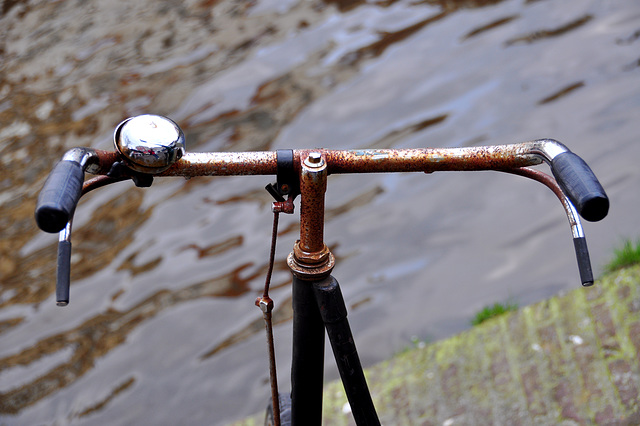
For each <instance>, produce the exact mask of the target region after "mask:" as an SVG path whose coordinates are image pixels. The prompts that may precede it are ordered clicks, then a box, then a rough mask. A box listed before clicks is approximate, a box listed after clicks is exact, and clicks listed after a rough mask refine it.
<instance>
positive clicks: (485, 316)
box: [471, 302, 518, 325]
mask: <svg viewBox="0 0 640 426" xmlns="http://www.w3.org/2000/svg"><path fill="white" fill-rule="evenodd" d="M516 310H518V305H517V304H516V303H511V302H507V303H495V304H493V306H485V307H484V308H483V309H482V310H481V311H480V312H478V313H477V314H475V316H474V317H473V319H472V320H471V325H478V324H482V323H483V322H485V321H487V320H489V319H491V318H495V317H498V316H500V315H503V314H506V313H507V312H511V311H516Z"/></svg>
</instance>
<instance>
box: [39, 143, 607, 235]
mask: <svg viewBox="0 0 640 426" xmlns="http://www.w3.org/2000/svg"><path fill="white" fill-rule="evenodd" d="M316 151H318V150H316ZM319 151H320V152H322V154H323V155H324V157H325V158H326V163H327V170H328V173H329V174H337V173H378V172H412V171H413V172H416V171H421V172H426V173H430V172H434V171H458V170H509V169H516V168H521V167H526V166H532V165H537V164H540V163H541V162H542V161H543V160H544V161H546V162H547V163H549V165H550V166H551V170H552V172H553V175H554V177H555V178H556V180H557V181H558V183H559V184H560V186H561V187H562V189H563V191H564V192H565V194H566V195H567V196H568V197H569V199H570V200H571V201H572V202H573V203H574V205H575V207H576V209H577V210H578V213H580V215H581V216H582V217H583V218H584V219H586V220H588V221H598V220H601V219H603V218H604V217H605V216H606V215H607V212H608V209H609V199H608V198H607V195H606V193H605V191H604V189H603V188H602V185H600V183H599V182H598V180H597V178H596V177H595V175H594V174H593V172H592V171H591V169H590V168H589V166H588V165H587V164H586V163H585V162H584V160H582V159H581V158H580V157H579V156H577V155H576V154H574V153H573V152H571V151H569V150H568V149H567V148H566V147H565V146H564V145H562V144H561V143H559V142H557V141H554V140H550V139H542V140H538V141H533V142H524V143H520V144H512V145H497V146H482V147H465V148H425V149H385V150H369V149H365V150H342V151H341V150H319ZM309 152H312V151H311V150H295V151H294V158H297V159H298V161H295V162H294V164H296V165H298V166H299V164H300V159H301V158H302V159H304V158H306V155H307V154H308V153H309ZM118 159H119V155H118V153H115V152H109V151H98V150H92V149H88V148H74V149H72V150H71V151H69V152H67V154H65V156H64V157H63V159H62V161H60V162H59V163H58V164H57V165H56V166H55V168H54V169H53V171H52V172H51V174H50V176H49V178H48V179H47V181H46V182H45V184H44V187H43V189H42V191H41V192H40V196H39V198H38V202H37V207H36V212H35V215H36V222H37V224H38V226H39V227H40V229H42V230H43V231H46V232H52V233H55V232H58V231H60V230H62V229H63V228H64V227H65V225H66V223H67V222H68V221H69V220H70V219H71V217H72V216H73V213H74V211H75V207H76V204H77V203H78V200H79V198H80V191H81V187H82V180H83V176H84V171H87V172H90V173H93V174H107V173H108V172H109V170H110V169H111V167H112V166H113V163H114V162H115V161H117V160H118ZM276 172H277V159H276V153H275V152H271V151H258V152H226V153H218V152H212V153H186V154H185V155H184V156H183V157H182V158H181V159H180V160H178V161H177V162H176V163H174V164H173V165H172V166H171V167H169V168H168V169H166V170H163V171H161V172H159V173H157V174H154V176H183V177H195V176H223V175H227V176H228V175H275V174H276Z"/></svg>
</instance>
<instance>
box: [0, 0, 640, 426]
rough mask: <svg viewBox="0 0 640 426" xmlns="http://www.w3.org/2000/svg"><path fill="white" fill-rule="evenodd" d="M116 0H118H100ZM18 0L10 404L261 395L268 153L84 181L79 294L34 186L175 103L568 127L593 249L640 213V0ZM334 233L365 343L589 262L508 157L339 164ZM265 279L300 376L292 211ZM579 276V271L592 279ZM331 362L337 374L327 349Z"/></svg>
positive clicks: (248, 133)
mask: <svg viewBox="0 0 640 426" xmlns="http://www.w3.org/2000/svg"><path fill="white" fill-rule="evenodd" d="M107 3H108V4H107ZM132 3H134V2H126V1H111V2H97V1H83V2H77V3H76V2H55V1H54V2H49V1H46V2H45V1H41V2H38V1H33V2H20V1H12V2H5V3H3V4H2V15H1V16H0V56H1V62H0V64H1V65H0V67H2V68H1V70H2V73H0V139H1V140H2V143H1V145H0V150H1V159H2V169H1V170H2V171H1V172H0V190H1V191H2V192H1V193H0V229H1V232H2V235H3V237H2V240H1V242H0V250H2V256H1V260H0V282H1V285H2V286H1V291H2V293H1V294H0V394H1V398H0V413H1V415H2V423H3V424H38V423H47V424H49V423H55V424H140V423H145V424H179V423H188V424H212V423H213V424H224V423H226V422H228V421H231V420H233V419H236V418H239V417H243V416H245V415H247V414H251V413H254V412H257V411H259V410H261V409H262V408H263V407H264V406H265V403H266V402H265V401H266V398H267V395H268V384H267V380H268V379H267V373H266V369H267V368H266V367H267V363H266V359H265V357H264V356H265V355H264V354H265V352H266V349H265V345H264V343H263V340H264V338H263V326H262V323H261V321H262V320H261V315H260V312H259V311H258V310H257V309H256V308H255V307H254V306H253V300H254V299H255V297H256V296H257V295H259V294H260V287H261V286H262V283H263V281H262V280H263V279H264V273H265V272H266V260H267V255H268V244H269V233H270V229H271V223H270V221H271V213H270V211H269V203H270V200H269V195H268V194H267V193H266V191H264V190H263V189H262V188H263V187H264V185H265V184H266V183H268V182H269V180H267V179H265V178H263V177H234V178H209V179H205V178H202V179H191V180H189V181H184V180H181V179H174V180H170V179H169V180H165V181H161V180H160V179H156V181H157V182H156V183H154V185H153V187H152V188H150V189H137V188H134V187H133V186H132V185H130V184H129V183H120V184H117V185H113V186H112V187H110V188H106V189H103V190H101V191H98V192H96V193H94V194H91V195H89V196H87V197H86V199H83V201H82V202H81V204H80V207H79V208H78V211H77V214H76V218H75V226H74V237H73V243H74V258H73V265H72V270H73V275H72V279H73V284H72V289H71V304H70V305H69V306H68V307H67V308H64V309H61V308H58V307H56V306H55V303H54V301H53V290H54V268H55V265H54V262H55V241H56V236H51V235H45V234H43V233H41V232H39V231H37V230H36V229H35V224H34V222H33V216H32V215H33V207H34V203H35V197H36V196H37V191H38V190H39V189H40V187H41V186H42V183H43V181H44V179H45V177H46V174H47V173H48V171H49V170H50V168H51V166H52V164H53V163H54V162H55V161H56V160H57V159H58V158H59V157H60V156H61V155H62V153H63V152H64V151H65V150H66V149H68V148H69V147H72V146H94V147H98V148H106V149H109V148H110V144H111V134H112V132H113V128H114V127H115V125H116V124H117V123H119V122H120V121H121V120H122V119H123V118H125V117H127V116H130V115H135V114H140V113H146V112H153V113H160V114H165V115H168V116H170V117H172V118H173V119H174V120H176V121H177V122H178V123H179V124H180V125H181V126H182V127H183V129H184V131H185V133H186V134H187V143H188V149H190V150H192V151H204V150H238V151H241V150H262V149H278V148H306V147H318V146H320V147H326V148H336V149H337V148H356V147H376V148H387V147H395V148H405V147H425V146H469V145H481V144H498V143H512V142H521V141H525V140H531V139H537V138H542V137H552V138H555V139H558V140H560V141H562V142H564V143H565V144H567V145H568V146H569V147H570V148H571V149H572V150H573V151H575V152H576V153H578V154H579V155H581V156H582V157H583V158H584V159H585V160H586V161H587V162H588V163H589V164H590V165H591V166H592V168H593V170H594V171H595V173H596V174H597V176H598V177H599V178H600V179H601V182H602V183H603V185H604V187H605V189H606V190H607V192H608V194H609V196H610V198H611V203H612V207H611V212H610V215H609V217H607V218H606V219H605V220H604V221H603V222H601V223H597V224H591V223H585V224H584V225H585V231H586V234H587V238H588V240H589V243H590V248H591V256H592V261H593V264H594V268H595V270H596V273H599V272H600V271H601V267H602V265H603V264H604V263H605V262H606V261H607V259H608V258H609V256H610V253H611V251H612V248H613V247H616V246H617V245H619V243H620V242H621V241H622V239H623V238H627V237H630V238H636V237H637V236H638V235H639V234H640V223H639V221H638V220H637V214H636V211H637V209H638V206H640V197H639V195H640V194H639V191H638V187H639V184H640V173H639V172H638V166H637V159H638V158H640V155H639V154H640V145H639V144H638V143H637V139H638V134H640V123H639V122H638V120H637V117H638V116H639V114H640V84H639V83H640V54H639V53H638V52H640V50H639V49H638V46H640V5H636V4H635V2H628V1H622V0H617V1H615V0H612V1H608V2H596V1H577V0H575V1H574V0H572V1H566V0H564V1H561V0H539V1H531V0H530V1H524V0H523V1H516V0H510V1H471V0H469V1H462V0H460V1H453V0H452V1H444V0H442V1H435V0H433V1H423V2H416V1H407V2H403V1H387V2H364V1H337V2H326V3H322V2H315V1H294V0H291V1H286V2H279V1H275V0H272V1H256V2H251V3H249V2H238V3H234V2H227V1H219V2H209V1H201V2H189V3H188V4H185V3H184V2H177V1H147V2H135V4H132ZM327 210H328V213H327V217H328V223H327V228H326V239H327V243H328V244H329V245H330V246H331V248H332V250H333V251H334V253H335V254H336V256H337V258H338V262H339V263H338V266H337V267H336V269H335V271H334V275H335V276H336V277H337V278H338V279H339V280H340V282H341V284H342V288H343V293H344V294H345V297H346V300H347V304H348V305H349V306H351V310H350V319H351V323H352V328H353V330H354V334H355V337H356V341H357V343H358V346H359V350H360V353H361V357H362V359H363V361H364V363H365V364H371V363H373V362H376V361H379V360H382V359H384V358H387V357H389V356H390V355H392V354H393V353H395V352H397V351H399V350H402V349H403V348H404V347H406V346H409V345H410V344H411V343H410V342H411V338H412V336H418V337H419V338H420V339H428V340H433V339H438V338H442V337H445V336H447V335H450V334H451V333H454V332H457V331H459V330H462V329H464V328H465V327H467V326H468V324H469V319H470V318H471V316H472V315H473V314H474V313H475V312H477V311H478V310H479V309H481V308H482V307H483V306H485V305H487V304H489V303H494V302H496V301H505V300H507V299H510V300H513V301H515V302H518V303H519V304H521V305H523V304H526V303H530V302H533V301H536V300H539V299H541V298H544V297H547V296H549V295H551V294H554V293H557V292H559V291H563V290H567V289H571V288H575V287H577V286H579V277H578V272H577V268H576V265H575V259H574V254H573V248H572V242H571V238H570V232H569V227H568V226H567V223H566V219H565V218H564V215H563V212H562V209H561V207H560V206H559V204H558V203H557V201H556V200H555V197H554V196H553V195H552V194H551V193H550V192H549V191H547V190H546V189H544V188H543V187H541V186H539V185H535V184H533V183H530V182H527V181H526V180H524V179H521V178H517V177H513V176H510V175H502V174H498V173H485V172H482V173H457V174H453V173H442V174H438V173H436V174H432V175H428V176H427V175H424V174H413V175H375V176H365V177H363V176H332V177H331V178H330V180H329V192H328V194H327ZM281 229H282V230H283V231H282V235H281V238H280V240H279V243H278V262H277V265H276V274H275V277H274V286H275V289H274V291H273V295H272V297H273V298H274V299H275V301H276V321H277V323H278V325H277V327H276V339H277V340H276V342H277V348H276V350H277V355H278V362H279V365H280V368H279V376H280V378H279V380H280V384H281V386H282V388H285V389H286V388H288V383H287V381H288V380H287V375H288V372H287V371H286V366H287V364H288V362H289V358H290V355H289V353H290V348H289V340H290V337H289V334H290V321H289V317H290V309H289V308H288V303H289V297H290V286H289V275H288V272H287V270H286V267H285V265H284V259H285V258H286V255H287V254H288V252H289V251H290V248H291V246H292V244H293V241H294V240H295V239H296V232H297V227H296V217H284V218H282V224H281ZM585 291H588V290H585ZM327 369H328V371H327V377H328V378H334V377H336V374H335V372H334V371H333V368H332V362H331V361H330V360H329V361H327Z"/></svg>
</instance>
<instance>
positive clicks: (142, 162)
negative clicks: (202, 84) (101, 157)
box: [113, 114, 185, 174]
mask: <svg viewBox="0 0 640 426" xmlns="http://www.w3.org/2000/svg"><path fill="white" fill-rule="evenodd" d="M113 142H114V144H115V146H116V149H117V150H118V152H120V154H122V156H123V157H124V160H125V163H126V164H127V166H129V167H130V168H131V169H133V170H135V171H137V172H142V173H150V174H156V173H160V172H163V171H164V170H166V169H168V168H169V166H171V165H172V164H173V163H175V162H176V161H178V160H179V159H180V158H181V157H182V156H183V155H184V153H185V139H184V133H182V130H181V129H180V127H179V126H178V125H177V124H176V123H174V122H173V121H172V120H170V119H168V118H167V117H163V116H160V115H150V114H147V115H139V116H137V117H131V118H128V119H126V120H124V121H123V122H122V123H120V124H119V125H118V127H116V130H115V132H114V134H113Z"/></svg>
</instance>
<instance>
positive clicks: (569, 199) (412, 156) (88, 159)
mask: <svg viewBox="0 0 640 426" xmlns="http://www.w3.org/2000/svg"><path fill="white" fill-rule="evenodd" d="M114 142H115V146H116V149H117V152H109V151H100V150H94V149H90V148H73V149H71V150H69V151H68V152H67V153H66V154H65V155H64V156H63V158H62V160H61V161H60V162H58V164H56V166H55V167H54V169H53V170H52V172H51V174H50V175H49V177H48V179H47V180H46V181H45V183H44V186H43V189H42V191H41V192H40V195H39V197H38V201H37V205H36V210H35V218H36V222H37V224H38V226H39V227H40V229H42V230H43V231H46V232H51V233H55V232H59V231H62V232H61V235H60V244H59V257H58V284H57V293H59V294H58V304H60V305H61V306H64V305H66V304H67V303H68V294H69V291H68V290H69V267H70V266H69V264H70V261H69V258H70V250H71V242H70V233H71V220H72V218H73V214H74V212H75V209H76V206H77V204H78V201H79V199H80V197H81V196H82V194H83V180H84V173H85V172H89V173H93V174H97V175H104V176H102V177H101V178H96V179H98V180H99V182H96V183H95V184H91V183H89V182H87V183H86V184H85V189H86V188H96V187H98V186H102V185H104V184H108V183H112V182H115V181H118V180H123V179H128V178H131V179H133V180H134V182H135V183H136V185H139V186H148V185H149V184H150V182H151V180H152V177H153V176H183V177H195V176H229V175H278V179H280V172H281V170H280V169H279V165H280V163H279V161H278V152H270V151H262V152H227V153H185V152H184V142H185V140H184V134H183V133H182V130H180V128H179V127H178V126H177V125H176V124H175V123H174V122H173V121H171V120H168V119H164V117H160V116H149V115H145V116H139V117H136V118H133V119H128V120H125V121H123V122H122V123H121V124H120V125H119V126H118V127H117V128H116V131H115V133H114ZM280 153H282V151H280ZM312 153H317V154H312ZM311 154H312V155H313V157H314V158H318V159H321V161H323V167H326V173H327V174H337V173H379V172H418V171H420V172H425V173H431V172H435V171H462V170H497V171H503V172H511V173H516V174H522V175H524V176H527V177H530V178H533V179H536V180H538V181H540V182H543V183H545V184H546V185H547V186H549V187H550V188H551V189H552V190H553V191H554V192H556V195H557V196H558V197H559V198H560V200H561V201H562V203H563V205H564V207H565V211H566V212H567V217H568V218H569V222H570V224H571V226H572V233H573V234H574V235H573V236H574V242H575V249H576V255H577V257H578V265H579V269H580V275H581V278H582V282H583V284H584V285H590V284H591V283H592V282H593V277H592V274H591V264H590V261H589V256H588V251H587V248H586V240H585V239H584V234H583V233H582V227H581V225H580V223H579V219H578V217H577V214H576V210H577V212H578V213H579V214H580V215H581V216H582V217H583V218H584V219H586V220H588V221H598V220H601V219H603V218H604V217H605V216H606V215H607V213H608V210H609V199H608V198H607V195H606V193H605V192H604V189H603V188H602V185H600V183H599V182H598V180H597V178H596V177H595V175H594V174H593V172H592V171H591V169H590V168H589V166H588V165H587V164H586V163H585V162H584V160H582V159H581V158H580V157H578V156H577V155H576V154H574V153H573V152H571V151H569V149H568V148H567V147H566V146H564V145H563V144H561V143H560V142H557V141H555V140H552V139H540V140H536V141H532V142H524V143H519V144H512V145H497V146H480V147H463V148H424V149H382V150H378V149H365V150H288V151H287V155H286V157H287V159H288V160H287V164H289V163H292V164H291V166H292V169H291V170H288V171H287V173H293V176H295V173H298V175H299V176H301V175H302V174H303V173H302V169H303V165H302V164H303V162H305V164H306V161H307V160H305V159H307V158H312V157H311ZM543 161H544V162H546V163H548V164H549V166H550V167H551V171H552V173H553V176H554V177H555V181H554V180H553V178H551V177H550V176H548V175H546V174H544V173H541V172H537V173H536V172H534V171H532V169H528V166H533V165H537V164H540V163H542V162H543ZM116 166H117V167H116ZM541 175H544V176H546V177H542V176H541ZM556 181H557V183H556ZM293 183H294V182H292V184H293ZM290 201H292V200H290ZM574 207H575V208H574ZM302 216H303V215H302V214H301V219H302ZM322 218H323V216H322ZM63 230H64V231H63Z"/></svg>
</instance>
